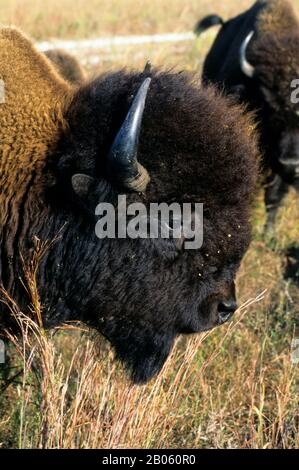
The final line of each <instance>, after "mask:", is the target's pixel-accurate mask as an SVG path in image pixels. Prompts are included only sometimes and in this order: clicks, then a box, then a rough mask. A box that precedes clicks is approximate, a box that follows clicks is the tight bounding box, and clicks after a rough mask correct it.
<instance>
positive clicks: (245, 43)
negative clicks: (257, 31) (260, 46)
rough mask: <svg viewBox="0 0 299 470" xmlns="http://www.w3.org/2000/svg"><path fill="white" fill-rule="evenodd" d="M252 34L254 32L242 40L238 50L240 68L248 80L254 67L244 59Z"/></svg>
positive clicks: (252, 73)
mask: <svg viewBox="0 0 299 470" xmlns="http://www.w3.org/2000/svg"><path fill="white" fill-rule="evenodd" d="M253 34H254V31H251V33H249V34H248V36H247V37H246V38H245V39H244V41H243V43H242V46H241V48H240V66H241V69H242V72H243V73H244V74H245V75H246V76H247V77H249V78H252V77H253V76H254V72H255V69H254V67H253V66H252V65H251V64H250V63H249V62H248V60H247V59H246V51H247V47H248V44H249V43H250V41H251V38H252V36H253Z"/></svg>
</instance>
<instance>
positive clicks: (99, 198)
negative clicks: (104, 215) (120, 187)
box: [72, 173, 116, 214]
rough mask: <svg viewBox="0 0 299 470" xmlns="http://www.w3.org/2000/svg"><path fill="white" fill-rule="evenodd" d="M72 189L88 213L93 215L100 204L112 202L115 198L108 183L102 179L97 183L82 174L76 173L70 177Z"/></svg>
mask: <svg viewBox="0 0 299 470" xmlns="http://www.w3.org/2000/svg"><path fill="white" fill-rule="evenodd" d="M72 188H73V191H74V193H75V195H76V196H77V197H78V198H79V200H80V201H81V202H82V203H83V204H84V206H85V207H86V208H87V210H88V212H89V213H92V214H94V211H95V208H96V206H97V205H98V204H99V203H100V202H103V201H109V202H113V201H114V199H115V197H116V192H115V191H114V190H113V188H112V186H111V185H110V183H108V182H107V181H106V180H104V179H103V180H101V181H98V180H97V179H96V178H93V177H92V176H90V175H86V174H84V173H76V174H75V175H73V176H72Z"/></svg>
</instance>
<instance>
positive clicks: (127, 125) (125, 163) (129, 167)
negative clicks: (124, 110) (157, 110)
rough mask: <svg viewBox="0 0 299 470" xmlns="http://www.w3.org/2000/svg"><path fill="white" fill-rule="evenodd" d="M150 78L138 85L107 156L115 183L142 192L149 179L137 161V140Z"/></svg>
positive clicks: (110, 173) (109, 169)
mask: <svg viewBox="0 0 299 470" xmlns="http://www.w3.org/2000/svg"><path fill="white" fill-rule="evenodd" d="M150 82H151V79H150V78H146V79H145V80H144V81H143V83H142V85H141V86H140V88H139V90H138V92H137V94H136V96H135V98H134V100H133V103H132V105H131V107H130V109H129V111H128V114H127V116H126V118H125V120H124V123H123V125H122V126H121V128H120V130H119V131H118V134H117V136H116V137H115V140H114V142H113V144H112V147H111V149H110V152H109V156H108V172H109V176H110V177H111V179H112V180H114V181H115V183H116V184H117V185H119V186H121V187H124V188H127V189H129V190H131V191H137V192H144V191H145V189H146V186H147V184H148V182H149V180H150V177H149V174H148V172H147V171H146V169H145V168H144V167H143V166H142V165H141V164H140V163H139V162H138V160H137V153H138V142H139V135H140V131H141V123H142V117H143V111H144V106H145V100H146V96H147V92H148V88H149V85H150Z"/></svg>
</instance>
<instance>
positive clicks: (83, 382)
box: [0, 0, 299, 448]
mask: <svg viewBox="0 0 299 470" xmlns="http://www.w3.org/2000/svg"><path fill="white" fill-rule="evenodd" d="M183 3H184V4H183ZM213 3H215V6H216V8H217V10H218V11H220V13H222V14H224V16H226V17H227V16H229V15H230V14H232V13H236V12H237V11H240V10H241V8H243V7H244V6H248V5H250V4H251V3H252V2H251V0H250V1H245V0H243V1H240V2H233V1H226V2H221V5H219V4H218V3H219V2H210V1H206V0H202V1H198V0H196V1H195V0H194V1H193V0H188V1H186V2H181V1H179V0H174V1H172V2H171V4H170V3H169V2H168V1H167V2H166V1H165V0H159V2H158V1H156V0H152V1H149V0H147V1H143V2H141V1H140V2H138V1H137V0H128V1H124V2H119V1H118V2H117V1H116V0H113V1H111V2H103V1H101V0H91V1H90V2H88V3H86V2H84V4H83V0H78V2H77V3H76V8H73V2H71V0H64V1H63V2H61V1H60V2H59V7H58V6H57V5H58V0H51V2H43V3H39V2H33V0H23V1H22V2H20V1H17V0H11V1H10V2H5V1H2V0H0V15H1V20H2V22H5V23H7V22H9V21H11V22H13V23H14V24H17V25H19V26H21V27H22V29H24V30H25V31H26V32H27V33H29V34H31V35H32V36H34V37H36V38H38V39H44V38H48V37H51V36H56V37H58V36H60V37H72V38H76V37H83V36H84V37H86V36H100V35H108V34H114V33H117V34H133V33H137V34H140V33H141V32H142V33H156V32H169V31H185V30H190V29H191V28H192V26H193V24H194V21H195V20H196V19H197V18H198V16H200V15H201V14H206V13H209V12H210V11H211V9H212V7H213ZM294 4H295V5H296V6H299V2H298V1H296V2H294ZM215 6H214V8H213V10H215ZM95 11H98V12H99V14H98V15H95ZM78 12H79V14H78ZM128 12H129V13H128ZM210 42H211V38H210V37H205V38H202V39H201V40H198V41H197V42H196V43H195V44H194V45H192V44H190V43H187V44H185V43H184V44H180V45H171V46H165V45H155V47H152V46H149V47H147V48H145V49H142V48H128V49H125V50H124V51H120V52H119V51H118V52H117V51H115V53H116V55H114V56H111V54H110V55H109V56H107V58H106V59H105V60H103V61H102V62H101V64H100V65H99V67H98V69H97V71H96V72H98V71H101V70H103V69H107V68H112V69H113V68H118V67H120V66H123V65H125V64H129V65H130V66H132V67H138V68H139V67H141V66H142V65H143V64H144V62H145V60H146V59H147V58H148V57H149V58H150V59H151V60H152V62H153V63H154V64H162V65H164V66H165V67H169V66H173V65H177V64H179V67H180V68H187V69H189V70H196V69H198V68H199V67H200V64H201V61H202V58H203V57H204V53H205V51H206V50H207V47H208V46H209V44H210ZM298 220H299V207H298V199H296V197H295V195H294V194H291V195H290V196H289V197H288V199H287V201H286V204H285V207H284V208H283V209H282V210H281V212H280V215H279V220H278V224H277V237H276V240H277V241H276V242H273V240H271V239H268V240H265V239H264V237H263V235H262V229H261V227H262V225H263V222H264V208H263V204H262V201H261V195H260V196H259V197H258V199H257V203H256V209H255V211H254V241H253V243H252V245H251V248H250V250H249V251H248V253H247V255H246V257H245V259H244V262H243V264H242V268H241V270H240V273H239V277H238V291H239V297H240V301H241V303H242V304H243V308H242V309H240V310H239V312H238V313H237V314H236V315H235V318H234V320H233V322H231V323H230V324H228V325H226V326H223V327H221V328H219V329H216V330H214V331H212V332H211V333H209V334H206V335H201V336H200V335H198V336H193V337H190V338H185V337H184V338H180V339H178V341H177V344H176V347H175V348H174V350H173V353H172V355H171V357H170V358H169V360H168V361H167V363H166V365H165V367H164V369H163V371H162V373H161V374H160V375H159V376H158V377H157V378H156V379H155V380H153V381H152V382H151V383H150V384H148V385H146V386H142V387H135V386H131V385H130V384H129V383H128V382H127V380H126V378H125V374H124V371H123V370H122V367H121V366H120V365H119V364H116V363H115V362H114V360H113V353H112V351H111V350H110V347H109V345H108V344H107V343H106V342H105V341H104V340H102V339H97V340H96V341H93V340H92V339H90V333H89V332H87V331H83V330H82V329H79V328H75V327H71V326H68V327H67V328H66V330H67V331H65V330H55V331H52V332H45V331H44V329H43V325H42V315H41V306H40V303H39V299H38V290H37V286H36V282H35V275H36V269H37V266H38V261H39V258H40V257H41V256H42V254H43V251H44V249H50V247H49V246H48V245H47V244H46V245H44V244H43V243H40V242H37V246H36V255H35V257H34V258H33V259H32V262H31V264H30V265H29V266H27V267H26V270H25V275H24V283H25V284H26V286H27V289H28V290H29V292H30V293H31V296H32V316H33V317H34V318H35V320H36V321H33V320H32V319H29V318H27V317H25V316H24V315H23V314H22V313H21V312H20V311H19V308H18V306H17V305H16V304H15V303H14V301H13V299H10V298H9V297H8V296H7V294H6V293H3V295H4V299H5V301H6V302H7V303H8V304H9V306H10V308H11V311H12V314H13V315H15V316H16V318H17V320H18V322H19V323H20V328H21V329H22V333H23V334H22V335H21V337H20V338H15V337H11V338H10V339H11V345H10V347H9V350H8V352H9V357H8V359H9V360H8V362H7V364H6V367H3V366H0V388H1V387H2V393H1V404H0V447H21V448H28V447H42V448H62V447H63V448H90V447H91V448H97V447H102V448H109V447H112V448H124V447H135V448H136V447H144V448H151V447H155V448H159V447H164V448H165V447H166V448H178V447H183V448H191V447H200V448H204V447H213V448H227V447H238V448H240V447H241V448H277V447H282V448H294V447H298V445H299V434H298V424H299V417H298V409H299V407H298V386H299V382H298V378H299V375H298V366H297V367H296V366H295V365H292V363H291V359H290V349H291V341H292V338H293V335H294V328H295V323H296V322H297V321H298V316H299V315H298V314H299V285H298V283H296V282H295V280H291V279H285V277H284V274H285V270H286V262H287V259H286V250H287V248H288V247H289V246H290V245H292V244H295V242H296V240H298V233H299V227H298ZM56 242H57V243H59V240H57V241H56ZM265 289H267V292H266V293H265V294H264V295H263V296H259V295H260V294H261V293H262V292H264V291H265Z"/></svg>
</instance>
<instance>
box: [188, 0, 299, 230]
mask: <svg viewBox="0 0 299 470" xmlns="http://www.w3.org/2000/svg"><path fill="white" fill-rule="evenodd" d="M215 24H218V25H221V29H220V31H219V33H218V35H217V37H216V39H215V41H214V43H213V45H212V47H211V50H210V51H209V53H208V55H207V57H206V59H205V63H204V68H203V80H204V82H205V83H207V82H212V83H214V84H216V85H217V86H218V88H220V89H223V88H224V89H225V90H226V92H227V93H229V94H230V93H232V94H235V95H237V96H238V97H239V99H240V100H241V101H242V102H243V103H247V105H248V107H249V108H250V109H252V110H254V111H255V112H256V122H257V124H258V130H259V133H260V148H261V151H262V153H263V170H264V174H265V203H266V209H267V224H266V228H273V227H274V223H275V217H276V213H277V210H278V208H279V207H280V205H281V203H282V201H283V198H284V196H285V195H286V194H287V193H288V190H289V188H290V186H293V187H294V188H295V189H296V190H297V192H299V108H298V104H296V103H292V100H291V91H292V90H291V84H292V82H293V80H294V79H296V78H298V73H299V23H298V20H297V18H296V16H295V13H294V11H293V8H292V6H291V5H290V3H289V2H287V1H285V0H259V1H257V2H256V3H255V4H254V5H253V6H252V7H251V8H250V9H249V10H248V11H246V12H245V13H242V14H240V15H239V16H237V17H235V18H233V19H231V20H229V21H227V22H224V21H223V20H222V19H221V18H220V17H219V16H217V15H210V16H208V17H206V18H204V19H203V20H201V21H199V23H198V24H197V25H196V28H195V32H196V33H197V34H199V33H201V32H202V31H204V30H206V29H207V28H209V27H210V26H213V25H215Z"/></svg>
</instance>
